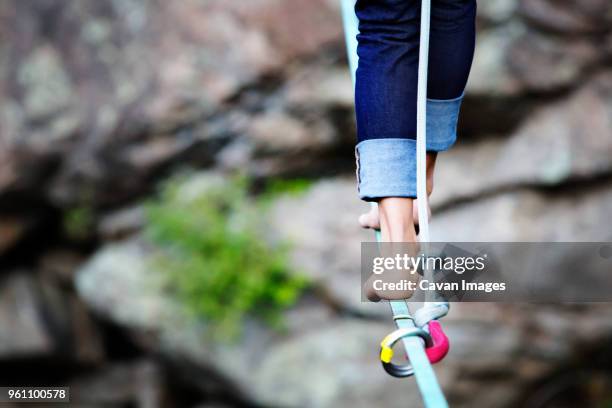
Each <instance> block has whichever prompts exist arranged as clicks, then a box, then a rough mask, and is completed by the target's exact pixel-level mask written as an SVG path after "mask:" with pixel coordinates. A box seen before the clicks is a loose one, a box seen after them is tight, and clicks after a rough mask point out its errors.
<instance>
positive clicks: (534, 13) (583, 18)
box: [520, 0, 612, 34]
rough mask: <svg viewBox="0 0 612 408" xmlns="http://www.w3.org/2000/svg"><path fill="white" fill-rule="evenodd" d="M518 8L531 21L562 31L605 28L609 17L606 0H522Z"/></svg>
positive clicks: (587, 32)
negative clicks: (571, 0) (572, 0)
mask: <svg viewBox="0 0 612 408" xmlns="http://www.w3.org/2000/svg"><path fill="white" fill-rule="evenodd" d="M520 12H521V14H522V15H524V16H525V17H526V18H527V19H529V20H530V21H531V22H532V23H533V24H535V25H537V26H539V27H541V28H543V29H547V30H553V31H557V32H561V33H564V34H594V33H602V32H606V31H608V29H609V27H610V22H611V21H612V11H610V4H609V3H608V2H606V1H605V0H586V1H575V2H559V1H554V0H522V1H521V7H520Z"/></svg>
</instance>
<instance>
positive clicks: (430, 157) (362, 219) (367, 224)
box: [359, 152, 438, 230]
mask: <svg viewBox="0 0 612 408" xmlns="http://www.w3.org/2000/svg"><path fill="white" fill-rule="evenodd" d="M437 156H438V153H436V152H429V153H427V196H428V197H429V196H430V195H431V192H432V191H433V184H434V170H435V167H436V159H437ZM427 211H428V214H427V216H428V217H431V208H430V207H429V206H427ZM412 219H413V222H414V225H419V210H418V201H417V200H414V205H413V206H412ZM359 225H361V226H362V227H363V228H369V229H375V230H379V229H380V217H379V215H378V207H375V206H373V207H372V208H371V209H370V211H368V212H367V213H365V214H361V215H360V216H359Z"/></svg>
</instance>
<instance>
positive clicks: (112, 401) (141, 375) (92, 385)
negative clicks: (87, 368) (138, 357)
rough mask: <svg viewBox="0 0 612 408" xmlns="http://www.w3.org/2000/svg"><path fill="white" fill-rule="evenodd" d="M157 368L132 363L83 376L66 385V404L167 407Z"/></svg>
mask: <svg viewBox="0 0 612 408" xmlns="http://www.w3.org/2000/svg"><path fill="white" fill-rule="evenodd" d="M162 376H163V373H162V370H161V367H159V366H158V365H157V364H156V363H154V362H152V361H147V360H143V361H135V362H133V363H122V364H117V365H114V366H110V367H107V368H105V369H103V370H100V372H98V373H95V374H86V375H83V376H81V377H80V378H78V379H75V380H73V381H72V382H71V383H69V384H68V386H69V387H70V403H71V404H75V405H76V406H111V405H112V406H125V405H131V406H137V407H142V408H156V407H163V406H167V405H166V404H165V402H164V398H165V397H166V395H165V393H166V390H165V389H164V379H163V378H162Z"/></svg>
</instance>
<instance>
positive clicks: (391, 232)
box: [364, 197, 419, 302]
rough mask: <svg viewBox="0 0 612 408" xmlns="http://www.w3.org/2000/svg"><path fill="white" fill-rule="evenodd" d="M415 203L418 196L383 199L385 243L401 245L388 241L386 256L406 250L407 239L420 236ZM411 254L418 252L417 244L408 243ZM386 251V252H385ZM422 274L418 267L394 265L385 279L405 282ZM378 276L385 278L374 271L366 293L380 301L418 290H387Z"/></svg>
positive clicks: (413, 239)
mask: <svg viewBox="0 0 612 408" xmlns="http://www.w3.org/2000/svg"><path fill="white" fill-rule="evenodd" d="M413 204H414V200H412V199H410V198H401V197H388V198H383V199H382V200H380V202H379V204H378V207H379V208H380V212H379V215H380V217H379V219H380V226H381V233H382V241H383V242H385V243H398V245H397V246H393V245H391V244H388V245H385V246H384V247H382V248H383V254H381V255H382V256H394V255H395V254H396V253H405V252H406V246H405V245H403V246H402V245H401V244H404V243H416V242H417V236H416V232H415V229H414V219H413ZM408 251H409V252H410V254H409V255H411V256H416V254H417V252H418V246H417V245H410V246H408ZM385 253H386V254H385ZM418 279H419V275H418V274H416V273H415V271H412V270H408V269H390V270H386V271H385V272H384V282H385V283H394V284H397V283H402V282H408V281H414V282H415V283H416V281H417V280H418ZM376 280H382V275H372V276H371V277H370V278H369V279H368V281H367V282H366V283H365V287H364V290H365V294H366V297H367V298H368V299H369V300H371V301H373V302H378V301H379V300H381V299H387V300H395V299H408V298H410V297H411V296H412V294H413V293H414V290H410V289H409V288H407V287H405V288H401V289H393V290H387V289H385V288H383V287H381V286H380V285H378V287H376V285H374V283H375V281H376Z"/></svg>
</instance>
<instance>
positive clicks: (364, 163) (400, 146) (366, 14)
mask: <svg viewBox="0 0 612 408" xmlns="http://www.w3.org/2000/svg"><path fill="white" fill-rule="evenodd" d="M420 4H421V1H420V0H357V3H356V5H355V12H356V14H357V17H358V18H359V35H358V36H357V41H358V47H357V53H358V55H359V65H358V68H357V74H356V86H355V109H356V115H357V138H358V144H357V147H356V149H355V152H356V156H357V176H358V182H359V195H360V197H361V198H362V199H364V200H368V201H373V200H377V199H380V198H382V197H411V198H415V197H416V140H415V139H416V99H417V76H418V75H417V71H418V63H419V35H420V12H421V10H420ZM475 18H476V0H432V8H431V33H430V49H429V64H428V65H429V72H428V84H427V98H428V99H427V124H426V127H427V150H428V151H435V152H440V151H444V150H447V149H448V148H450V147H451V146H452V145H453V144H454V142H455V140H456V129H457V119H458V116H459V108H460V106H461V100H462V97H463V92H464V89H465V85H466V83H467V79H468V75H469V72H470V67H471V65H472V58H473V56H474V45H475V36H476V35H475Z"/></svg>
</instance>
